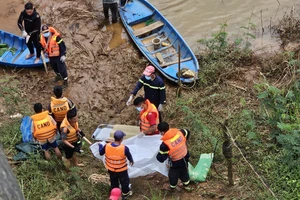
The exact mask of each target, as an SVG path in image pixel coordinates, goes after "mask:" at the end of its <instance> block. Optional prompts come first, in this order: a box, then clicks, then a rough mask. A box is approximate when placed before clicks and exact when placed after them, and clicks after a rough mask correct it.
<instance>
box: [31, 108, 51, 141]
mask: <svg viewBox="0 0 300 200" xmlns="http://www.w3.org/2000/svg"><path fill="white" fill-rule="evenodd" d="M31 119H32V121H33V126H34V132H33V136H34V137H35V138H36V139H37V140H38V141H40V142H44V141H47V140H49V139H52V138H53V137H54V136H55V135H56V129H57V128H56V126H55V124H54V123H53V121H52V119H51V117H50V116H49V112H48V111H44V112H41V113H38V114H35V115H32V116H31Z"/></svg>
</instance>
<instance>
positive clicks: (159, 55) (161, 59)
mask: <svg viewBox="0 0 300 200" xmlns="http://www.w3.org/2000/svg"><path fill="white" fill-rule="evenodd" d="M155 56H156V58H157V59H158V61H159V63H164V62H165V60H164V58H163V57H162V55H161V53H159V52H158V53H156V54H155Z"/></svg>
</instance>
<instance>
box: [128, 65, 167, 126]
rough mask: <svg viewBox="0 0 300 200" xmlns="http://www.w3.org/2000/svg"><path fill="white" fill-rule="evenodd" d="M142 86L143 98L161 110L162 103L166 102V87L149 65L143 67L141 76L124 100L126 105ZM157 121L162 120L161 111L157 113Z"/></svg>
mask: <svg viewBox="0 0 300 200" xmlns="http://www.w3.org/2000/svg"><path fill="white" fill-rule="evenodd" d="M142 87H144V92H145V99H148V100H149V101H150V102H151V103H153V104H154V105H155V107H156V108H157V109H158V111H159V112H161V111H162V110H163V105H164V104H165V103H166V87H165V84H164V82H163V80H162V79H161V78H160V77H159V76H157V75H156V74H155V68H154V67H153V66H151V65H149V66H148V67H146V68H145V70H144V72H143V76H142V77H141V78H140V79H139V81H138V82H137V84H136V86H135V88H134V90H133V91H132V92H131V95H130V97H129V99H128V101H127V102H126V105H127V106H129V105H130V103H131V101H132V99H133V97H134V96H135V95H136V94H137V93H138V91H139V90H140V89H141V88H142ZM159 121H162V117H161V113H159Z"/></svg>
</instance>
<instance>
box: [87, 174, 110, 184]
mask: <svg viewBox="0 0 300 200" xmlns="http://www.w3.org/2000/svg"><path fill="white" fill-rule="evenodd" d="M88 181H89V182H91V183H92V184H96V183H106V184H109V177H108V176H107V175H103V174H92V175H90V176H89V178H88Z"/></svg>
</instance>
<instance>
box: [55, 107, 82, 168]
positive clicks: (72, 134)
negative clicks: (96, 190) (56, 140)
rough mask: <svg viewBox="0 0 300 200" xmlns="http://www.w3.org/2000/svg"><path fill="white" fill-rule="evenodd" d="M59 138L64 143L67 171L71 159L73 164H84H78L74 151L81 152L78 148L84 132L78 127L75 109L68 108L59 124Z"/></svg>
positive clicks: (80, 165)
mask: <svg viewBox="0 0 300 200" xmlns="http://www.w3.org/2000/svg"><path fill="white" fill-rule="evenodd" d="M60 131H61V139H62V142H63V143H64V147H63V149H64V151H65V154H66V158H67V164H66V168H67V170H68V171H69V169H70V166H71V161H73V165H74V166H78V167H83V166H84V164H79V163H78V159H77V156H76V154H75V152H78V153H81V151H80V148H81V146H82V142H81V139H80V137H84V136H85V134H84V133H83V132H82V131H81V130H80V129H79V127H78V116H77V111H76V110H75V109H72V110H69V111H68V112H67V115H66V117H65V119H64V120H63V121H62V123H61V125H60Z"/></svg>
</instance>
